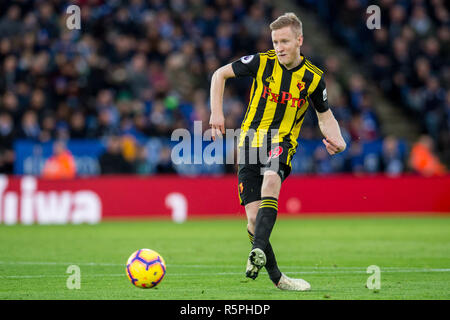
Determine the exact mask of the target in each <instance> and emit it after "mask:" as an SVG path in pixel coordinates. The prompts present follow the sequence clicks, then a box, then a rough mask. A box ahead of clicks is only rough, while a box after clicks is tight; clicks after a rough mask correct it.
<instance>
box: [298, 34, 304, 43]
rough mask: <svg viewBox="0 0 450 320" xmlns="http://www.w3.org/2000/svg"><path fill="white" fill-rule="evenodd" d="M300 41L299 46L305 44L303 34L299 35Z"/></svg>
mask: <svg viewBox="0 0 450 320" xmlns="http://www.w3.org/2000/svg"><path fill="white" fill-rule="evenodd" d="M298 43H299V46H302V45H303V36H302V35H300V36H298Z"/></svg>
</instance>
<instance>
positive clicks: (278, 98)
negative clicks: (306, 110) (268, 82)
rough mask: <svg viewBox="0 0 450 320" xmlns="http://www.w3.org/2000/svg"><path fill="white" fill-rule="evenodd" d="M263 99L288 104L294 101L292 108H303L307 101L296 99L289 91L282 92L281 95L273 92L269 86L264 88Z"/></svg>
mask: <svg viewBox="0 0 450 320" xmlns="http://www.w3.org/2000/svg"><path fill="white" fill-rule="evenodd" d="M261 98H264V99H269V101H271V102H276V103H281V104H287V103H288V101H291V100H292V104H291V107H297V108H301V107H302V106H303V105H304V104H305V103H306V100H305V99H304V98H294V97H292V94H291V93H290V92H288V91H281V92H280V93H275V92H272V89H270V87H268V86H264V88H263V93H262V94H261Z"/></svg>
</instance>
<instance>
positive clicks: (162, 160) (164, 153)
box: [156, 146, 177, 174]
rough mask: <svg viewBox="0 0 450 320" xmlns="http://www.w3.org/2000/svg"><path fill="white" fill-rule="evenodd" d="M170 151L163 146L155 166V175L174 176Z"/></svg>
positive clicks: (174, 171)
mask: <svg viewBox="0 0 450 320" xmlns="http://www.w3.org/2000/svg"><path fill="white" fill-rule="evenodd" d="M171 154H172V150H171V149H170V148H169V147H167V146H164V147H163V148H162V150H161V153H160V155H159V163H158V164H157V165H156V173H164V174H174V173H177V171H176V170H175V168H174V167H173V163H172V159H171Z"/></svg>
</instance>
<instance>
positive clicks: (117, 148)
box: [99, 135, 133, 174]
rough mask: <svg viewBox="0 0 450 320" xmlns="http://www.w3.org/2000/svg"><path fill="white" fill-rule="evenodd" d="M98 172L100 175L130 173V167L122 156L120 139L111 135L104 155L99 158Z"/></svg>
mask: <svg viewBox="0 0 450 320" xmlns="http://www.w3.org/2000/svg"><path fill="white" fill-rule="evenodd" d="M99 162H100V170H101V173H102V174H120V173H132V171H133V170H132V169H133V168H132V165H131V164H130V163H129V162H128V161H127V160H126V159H125V157H124V156H123V154H122V145H121V138H120V137H119V136H115V135H111V136H110V137H109V138H108V145H107V148H106V151H105V153H103V154H102V155H101V156H100V159H99Z"/></svg>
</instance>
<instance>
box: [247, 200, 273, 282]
mask: <svg viewBox="0 0 450 320" xmlns="http://www.w3.org/2000/svg"><path fill="white" fill-rule="evenodd" d="M260 203H261V201H260V200H259V201H253V202H251V203H248V204H246V205H245V212H246V214H247V221H248V223H247V232H248V237H249V239H250V243H251V244H252V246H253V240H254V234H255V222H256V215H257V214H258V210H259V206H260ZM264 253H265V255H266V259H267V261H266V265H265V267H266V270H267V273H268V274H269V278H270V280H272V282H273V283H274V284H275V285H277V284H278V283H279V282H280V279H281V276H282V273H281V271H280V269H279V268H278V264H277V260H276V258H275V253H274V252H273V249H272V246H271V244H270V242H269V243H268V244H267V246H266V248H265V250H264ZM248 263H249V262H248ZM248 263H247V271H246V274H247V276H248V277H249V278H252V279H255V278H256V277H257V276H258V271H259V270H258V269H256V270H255V269H254V268H253V267H252V266H249V265H248Z"/></svg>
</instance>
